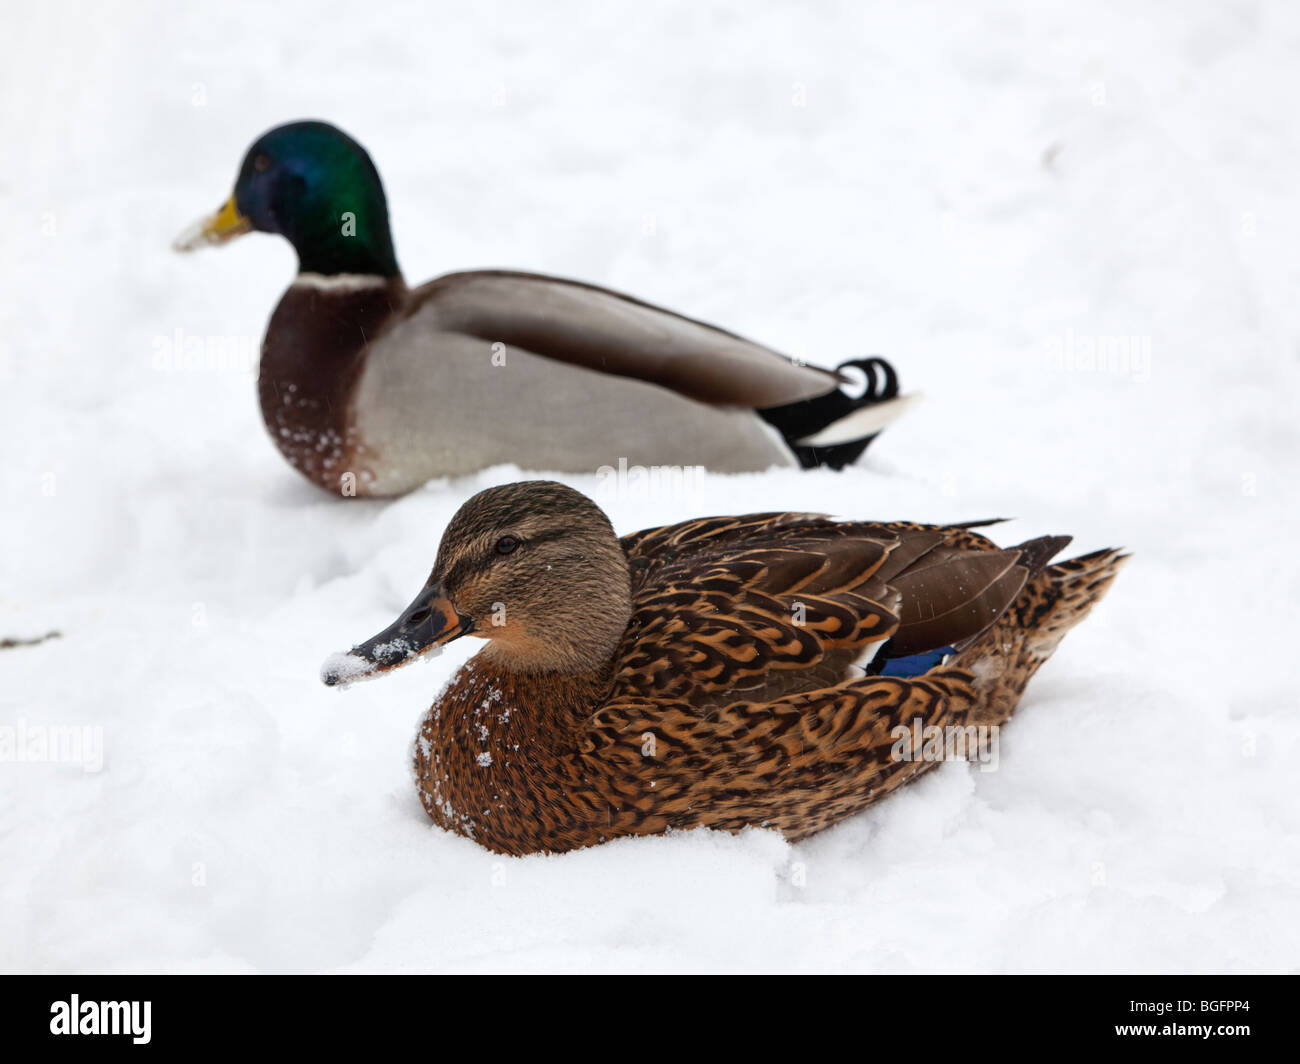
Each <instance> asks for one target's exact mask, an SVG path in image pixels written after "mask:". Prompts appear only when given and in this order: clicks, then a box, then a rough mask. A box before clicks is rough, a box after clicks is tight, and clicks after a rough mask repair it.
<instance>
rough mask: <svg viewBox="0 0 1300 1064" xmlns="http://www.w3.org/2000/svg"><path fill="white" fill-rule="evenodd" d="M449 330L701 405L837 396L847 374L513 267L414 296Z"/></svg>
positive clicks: (432, 286)
mask: <svg viewBox="0 0 1300 1064" xmlns="http://www.w3.org/2000/svg"><path fill="white" fill-rule="evenodd" d="M417 312H419V313H427V312H432V313H433V314H434V315H435V316H436V318H437V321H438V324H439V325H440V327H441V328H443V329H445V330H446V331H448V332H456V333H462V334H464V335H468V336H475V337H478V338H479V339H481V340H484V341H487V342H489V343H494V342H499V343H504V344H507V345H510V346H513V347H519V348H522V349H523V350H526V351H531V352H532V353H533V354H537V355H544V356H545V357H547V358H551V359H555V360H556V361H559V362H568V363H571V364H574V365H578V366H583V367H585V368H587V369H592V370H596V371H598V372H601V373H610V374H613V375H615V376H619V377H631V378H633V379H635V380H642V381H646V382H647V383H650V384H658V385H661V386H662V387H664V388H668V389H670V390H671V391H674V392H677V393H678V394H679V395H684V396H686V397H687V398H690V399H695V400H697V401H699V402H701V403H712V404H715V405H719V406H738V407H751V408H759V407H772V406H778V405H781V404H786V403H795V402H799V401H800V400H805V399H811V398H814V397H816V396H822V395H826V394H828V393H831V392H834V391H836V390H837V389H838V387H839V386H840V385H841V384H844V383H847V380H848V378H847V377H845V376H843V375H841V374H839V373H835V372H831V371H830V370H825V369H819V368H817V367H815V366H808V365H801V364H798V363H796V362H793V361H791V360H790V359H788V358H786V357H784V356H783V355H780V354H778V353H777V352H775V351H773V350H772V349H771V348H767V347H764V346H763V345H761V344H756V343H754V342H753V341H751V340H746V339H744V338H743V337H740V336H737V335H736V334H734V333H730V332H727V331H726V330H724V329H719V328H717V327H716V326H713V325H707V324H705V323H704V322H701V321H696V320H695V319H693V318H687V317H685V316H683V315H681V314H676V313H674V312H673V311H670V310H666V309H664V308H663V307H657V306H655V305H653V304H651V303H645V302H642V301H641V300H638V299H633V298H632V297H630V296H626V295H622V294H621V293H618V292H614V291H611V290H609V289H606V288H600V287H598V286H596V285H590V284H584V283H582V282H580V281H571V280H567V279H564V278H559V277H547V276H544V275H541V274H532V273H522V272H517V271H513V270H473V271H466V272H462V273H450V274H447V275H446V276H443V277H439V278H437V279H436V280H434V281H430V282H429V283H428V284H426V285H423V286H422V287H420V288H418V289H416V290H415V291H414V292H413V293H412V301H411V308H410V313H417Z"/></svg>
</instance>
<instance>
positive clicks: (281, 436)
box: [257, 278, 407, 496]
mask: <svg viewBox="0 0 1300 1064" xmlns="http://www.w3.org/2000/svg"><path fill="white" fill-rule="evenodd" d="M406 296H407V288H406V285H405V284H404V283H403V282H402V281H401V279H400V278H393V279H383V278H364V279H358V280H357V281H356V282H349V281H348V280H346V279H335V278H320V279H319V280H316V281H312V280H306V279H303V278H300V279H299V280H297V281H295V282H294V284H292V285H291V286H290V287H289V289H288V291H286V292H285V294H284V297H283V298H282V299H281V300H280V304H279V306H277V307H276V308H275V313H274V314H272V316H271V322H270V324H269V325H268V326H267V330H266V337H265V339H264V340H263V341H262V359H261V367H260V371H259V374H258V382H257V387H258V397H259V399H260V402H261V407H262V420H263V421H264V422H265V424H266V429H267V431H268V432H269V433H270V434H271V439H272V440H274V441H275V445H276V446H277V447H278V448H279V449H280V453H281V454H282V455H284V457H285V458H286V459H288V461H289V464H290V465H292V466H293V467H294V468H295V469H296V470H298V472H300V473H301V474H302V475H303V476H305V477H306V478H307V479H308V480H310V481H311V482H312V483H314V484H316V485H317V486H319V487H321V488H324V489H325V490H326V491H329V492H333V493H336V494H341V495H359V496H364V495H367V494H369V491H368V490H367V488H368V485H369V484H370V483H371V482H372V481H373V480H374V477H375V468H376V466H377V465H378V464H379V463H381V462H382V461H383V456H382V455H380V454H377V453H375V452H373V450H371V449H369V448H367V446H366V442H365V440H363V439H361V438H360V435H359V434H358V432H357V431H356V426H355V424H354V421H353V412H352V397H353V393H354V391H355V388H356V383H357V380H358V379H359V377H360V375H361V371H362V369H363V368H364V366H365V360H366V353H367V351H368V349H369V347H370V345H371V343H373V341H374V340H376V339H377V338H378V337H379V336H381V335H382V334H383V332H384V331H385V329H386V328H387V327H388V326H389V324H390V323H391V322H392V321H393V320H394V319H395V318H397V317H398V316H399V315H400V313H401V311H402V308H403V305H404V303H405V301H406Z"/></svg>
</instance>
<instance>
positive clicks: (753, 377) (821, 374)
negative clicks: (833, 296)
mask: <svg viewBox="0 0 1300 1064" xmlns="http://www.w3.org/2000/svg"><path fill="white" fill-rule="evenodd" d="M254 229H257V230H260V231H262V232H266V233H279V234H280V235H282V236H284V237H285V238H287V239H288V240H289V242H290V243H292V244H293V246H294V250H296V251H297V252H298V276H297V277H296V279H295V280H294V282H293V283H292V284H291V285H290V286H289V289H288V291H287V292H285V294H284V296H283V297H282V298H281V300H280V304H279V306H278V307H276V309H275V313H274V314H273V315H272V316H271V322H270V325H269V326H268V327H267V331H266V338H265V340H264V341H263V344H262V360H261V372H260V376H259V381H258V391H259V394H260V398H261V405H262V417H263V419H264V420H265V422H266V427H267V429H268V431H269V432H270V433H271V438H272V439H273V440H274V441H275V443H276V445H277V446H278V447H279V448H280V451H281V453H282V454H283V455H284V456H285V457H286V458H287V459H288V460H289V462H290V464H292V465H293V467H294V468H295V469H297V470H298V471H299V472H300V473H302V474H303V475H304V476H306V477H307V478H308V479H309V480H311V481H313V482H314V483H316V484H318V485H320V486H321V487H323V488H325V489H326V490H329V491H333V492H339V491H340V490H341V491H342V492H343V493H344V494H355V495H372V496H373V495H399V494H402V493H404V492H407V491H410V490H411V489H413V488H415V487H418V486H419V485H421V484H423V483H424V482H425V481H427V480H429V479H430V478H431V477H435V476H443V475H447V474H457V473H467V472H471V471H473V470H477V469H482V468H485V467H487V466H491V465H495V464H497V463H501V462H514V463H518V464H521V465H527V466H529V467H531V468H534V469H537V468H541V469H554V470H559V471H564V472H583V473H591V472H595V471H596V470H597V469H599V468H601V467H605V466H609V467H613V466H614V465H616V464H617V463H618V461H619V459H620V458H622V459H626V460H627V461H628V462H629V463H631V464H636V465H643V466H700V465H702V466H707V467H709V468H711V469H715V470H719V471H722V472H739V471H746V470H760V469H767V468H769V467H771V466H788V465H794V464H796V463H798V464H802V465H804V466H814V465H819V464H825V465H829V466H833V467H836V468H838V467H841V466H843V465H845V464H847V463H849V462H852V461H854V460H855V459H856V458H857V457H858V456H859V455H860V454H861V453H862V452H863V450H864V449H865V448H866V446H867V444H868V443H869V442H870V441H871V439H872V438H873V437H874V435H875V434H876V433H877V432H879V431H880V430H881V428H883V427H884V426H885V425H886V424H888V423H889V422H890V421H892V420H893V419H894V418H895V417H897V416H898V414H899V413H900V412H901V410H902V408H903V406H904V405H905V404H906V403H907V402H908V400H907V399H906V398H904V397H899V396H898V385H897V380H896V378H895V376H894V372H893V370H892V369H891V368H890V367H889V365H888V364H887V363H885V362H884V361H883V360H881V359H866V360H859V361H852V362H846V363H845V364H844V365H843V366H841V367H840V369H839V370H836V371H834V372H831V371H829V370H823V369H818V368H816V367H813V366H808V365H802V364H799V363H797V362H793V361H791V360H790V359H788V358H786V357H784V356H782V355H779V354H777V353H776V352H775V351H772V350H771V349H769V348H766V347H762V346H761V345H759V344H755V343H751V342H750V341H748V340H745V339H742V338H741V337H739V336H736V335H734V334H732V333H729V332H724V331H723V330H721V329H716V328H714V327H712V326H710V325H706V324H704V323H703V322H698V321H693V320H691V319H690V318H684V317H682V316H680V315H678V314H674V313H672V312H671V311H667V310H664V309H663V308H661V307H656V306H652V305H650V304H649V303H642V302H641V301H640V300H636V299H632V298H630V297H628V296H624V295H620V294H618V293H617V292H611V291H608V290H607V289H604V288H597V287H595V286H593V285H588V284H581V283H579V282H577V281H568V280H563V279H561V278H558V277H545V276H541V275H538V274H530V273H516V272H512V271H507V270H475V271H472V272H467V273H452V274H447V275H446V276H445V277H439V278H438V279H436V280H434V281H430V282H429V283H428V284H425V285H421V286H420V287H418V288H413V289H412V288H408V287H407V286H406V282H405V281H403V279H402V274H401V271H400V270H399V269H398V267H397V258H396V256H395V255H394V253H393V238H392V235H391V233H390V232H389V227H388V205H387V202H386V200H385V198H384V189H383V185H382V184H381V183H380V180H379V172H378V171H377V170H376V169H375V166H374V164H373V163H372V162H371V161H370V156H369V155H367V154H366V151H365V149H364V148H362V147H361V145H360V144H358V143H357V142H356V141H354V140H353V139H352V138H351V137H349V136H348V135H347V134H345V133H343V132H342V131H341V130H339V129H336V128H335V127H334V126H331V125H328V124H326V123H324V122H293V123H290V124H289V125H284V126H279V127H277V128H275V129H272V130H270V131H269V132H267V133H265V134H263V135H262V136H261V137H259V138H258V140H257V142H256V143H255V144H254V145H253V146H252V147H251V148H250V149H249V150H248V154H247V155H246V156H245V157H244V162H243V165H242V166H241V167H240V169H239V177H238V178H237V180H236V182H235V191H234V194H233V195H231V197H230V199H228V200H227V201H226V204H225V205H224V206H223V207H222V208H221V209H220V210H219V211H217V213H216V214H214V215H212V216H211V217H209V218H206V219H204V220H203V221H201V222H198V223H196V224H195V225H194V226H193V227H191V228H190V229H189V230H187V231H186V232H185V233H184V234H182V235H181V236H180V237H179V238H178V239H177V241H176V244H175V247H176V248H177V250H181V251H188V250H191V249H193V248H196V247H200V246H202V245H205V244H221V243H225V242H226V241H228V240H230V239H231V238H233V237H236V236H239V235H241V234H243V233H247V232H250V231H251V230H254ZM849 367H854V368H856V369H857V370H859V371H861V372H862V373H863V374H864V376H865V380H866V385H865V391H864V393H863V394H862V395H861V396H858V397H850V396H849V395H848V394H847V393H846V392H844V391H842V390H841V388H840V386H841V385H843V384H846V383H848V382H849V375H848V374H846V373H845V372H844V370H845V369H846V368H849Z"/></svg>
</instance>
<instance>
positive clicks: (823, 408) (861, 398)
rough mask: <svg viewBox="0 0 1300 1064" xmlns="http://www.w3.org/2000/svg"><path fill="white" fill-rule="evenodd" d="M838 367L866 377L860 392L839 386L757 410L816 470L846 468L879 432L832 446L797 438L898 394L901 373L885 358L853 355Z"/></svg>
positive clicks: (805, 463) (804, 462)
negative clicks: (806, 397) (811, 396)
mask: <svg viewBox="0 0 1300 1064" xmlns="http://www.w3.org/2000/svg"><path fill="white" fill-rule="evenodd" d="M837 368H838V369H840V370H845V369H856V370H859V371H860V372H861V373H862V375H863V377H864V378H865V380H864V385H863V390H862V394H861V395H858V396H852V395H849V394H847V393H846V392H845V391H843V390H842V389H840V388H836V389H835V390H834V391H833V392H827V393H826V394H825V395H818V396H814V397H813V398H811V399H803V400H800V401H799V402H797V403H786V404H784V405H783V406H769V407H765V408H762V409H760V410H759V411H758V413H759V415H760V416H761V417H762V418H763V420H764V421H766V422H767V423H768V424H769V425H771V426H772V427H773V428H775V429H776V430H777V431H778V432H779V433H781V435H782V436H783V437H784V438H785V442H786V445H787V446H788V447H789V448H790V450H791V451H793V452H794V455H795V457H796V458H798V459H799V464H800V465H801V466H803V467H804V468H805V469H815V468H816V467H818V466H829V467H830V468H831V469H843V468H844V467H845V466H846V465H849V464H850V463H852V462H855V461H857V459H858V457H859V456H860V455H861V454H862V452H863V451H865V450H866V449H867V446H868V444H870V443H871V441H872V440H874V439H875V438H876V436H877V435H879V434H878V433H872V434H871V435H870V436H864V437H863V438H862V439H860V440H850V441H849V442H847V443H837V444H832V445H831V446H829V447H810V446H808V445H807V444H802V443H799V442H798V441H800V440H803V439H807V438H808V437H809V436H812V435H815V434H816V433H818V432H820V431H821V430H822V429H824V428H825V427H826V426H827V425H833V424H834V423H835V422H837V421H839V420H840V419H841V418H844V417H847V416H848V415H849V414H851V413H853V411H855V410H858V409H860V408H862V407H864V406H871V405H872V404H873V403H880V402H884V401H885V400H886V399H894V398H897V396H898V374H897V373H896V372H894V367H893V366H891V365H890V364H889V363H888V362H886V361H885V360H884V359H883V358H876V357H874V356H873V357H871V358H854V359H850V360H849V361H848V362H842V363H841V364H840V365H839V366H838V367H837Z"/></svg>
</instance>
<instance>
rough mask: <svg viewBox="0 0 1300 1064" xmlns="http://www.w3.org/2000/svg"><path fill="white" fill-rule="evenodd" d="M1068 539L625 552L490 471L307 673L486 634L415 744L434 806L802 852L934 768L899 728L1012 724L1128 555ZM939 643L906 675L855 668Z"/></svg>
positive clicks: (554, 826)
mask: <svg viewBox="0 0 1300 1064" xmlns="http://www.w3.org/2000/svg"><path fill="white" fill-rule="evenodd" d="M1066 542H1068V539H1066V538H1065V537H1045V538H1043V539H1039V540H1033V541H1031V542H1029V543H1027V544H1023V545H1021V546H1019V547H1013V548H1010V549H1005V550H1003V549H999V548H998V547H997V546H996V545H995V544H994V543H992V542H991V541H990V540H989V539H987V538H986V537H985V536H983V535H982V534H981V533H979V532H977V531H974V530H973V528H970V527H961V526H947V527H945V526H931V525H918V524H912V523H906V522H891V523H872V522H853V521H833V520H830V519H828V518H825V517H821V516H817V515H812V514H792V513H768V514H755V515H749V516H744V517H712V518H702V519H699V520H695V521H688V522H685V523H683V524H677V525H670V526H667V527H664V528H656V529H649V530H646V531H643V532H638V533H635V534H633V535H630V536H626V537H624V538H623V539H622V540H618V539H617V538H615V536H614V533H613V531H612V529H611V528H610V526H609V522H608V520H607V519H606V518H605V516H604V514H603V513H602V512H601V511H600V510H599V508H598V507H596V506H595V504H594V503H592V502H591V501H590V500H589V499H587V498H586V497H585V496H582V495H581V494H579V493H578V492H575V491H572V490H571V489H569V488H566V487H564V486H562V485H559V484H553V483H548V482H529V483H523V484H513V485H507V486H505V487H502V488H493V489H489V490H488V491H486V492H482V493H480V494H479V495H477V496H475V497H474V498H473V499H471V500H470V501H469V502H467V503H466V504H465V506H464V507H462V509H461V510H460V512H459V513H458V514H457V515H456V517H455V518H454V519H453V521H452V523H451V525H450V526H449V528H448V530H447V532H446V534H445V536H444V538H443V542H442V545H441V547H440V549H439V552H438V560H437V562H436V564H435V566H434V570H433V573H432V574H431V576H430V579H429V582H428V583H427V584H426V586H425V589H424V590H423V591H422V592H421V594H420V596H418V597H417V599H416V601H415V602H413V603H412V605H411V607H410V608H409V609H408V610H407V611H406V613H404V614H403V616H402V618H400V619H399V621H398V622H397V623H396V624H395V625H394V626H393V627H392V628H390V629H388V630H387V631H386V632H384V633H381V634H380V635H379V636H376V637H375V638H374V639H372V640H370V641H368V642H367V643H365V644H362V645H361V646H360V647H357V648H354V650H353V652H352V655H351V656H349V657H348V658H345V659H340V661H338V662H335V663H334V664H332V665H328V666H327V670H326V677H325V678H326V681H327V682H338V681H341V680H344V679H350V678H354V677H355V676H356V675H357V674H369V673H372V672H377V671H382V670H385V669H387V668H391V667H394V666H395V665H399V664H402V663H403V662H405V661H406V660H409V659H410V658H412V657H414V656H416V655H418V654H419V653H420V652H421V651H423V650H425V649H428V648H429V647H430V646H433V645H435V644H438V643H441V642H446V641H447V640H448V639H450V638H455V637H456V636H458V635H462V634H474V635H479V636H482V637H484V638H488V639H490V640H491V642H489V644H488V646H487V648H485V650H484V651H482V652H481V653H479V654H478V655H477V656H476V657H474V658H473V659H472V660H471V661H469V662H468V663H467V664H465V665H464V666H463V667H462V668H461V670H460V671H459V672H458V673H457V674H456V676H455V677H453V679H452V680H451V682H450V683H449V684H448V685H447V687H446V688H445V689H444V690H443V692H442V693H441V695H440V696H439V697H438V700H437V701H436V702H435V703H434V705H433V707H432V708H431V709H430V711H429V713H428V715H427V716H426V717H425V719H424V722H423V724H422V725H421V728H420V733H419V736H418V738H417V742H416V748H415V770H416V777H417V783H418V788H419V793H420V797H421V800H422V802H423V803H424V807H425V809H426V811H427V812H428V814H429V816H430V817H431V818H432V819H433V820H434V821H435V822H437V823H438V824H440V825H441V826H443V827H445V828H447V829H448V830H452V831H457V832H460V833H461V834H464V835H467V836H469V837H471V838H473V839H475V840H476V841H478V842H480V843H482V844H483V845H484V846H486V847H488V848H489V849H492V850H496V851H499V852H503V853H510V854H523V853H532V852H537V851H551V852H555V851H563V850H569V849H573V848H575V847H580V846H587V845H591V844H593V843H598V842H602V841H605V840H606V839H610V838H615V837H617V836H622V835H645V834H653V833H657V832H662V831H666V830H669V829H685V828H693V827H697V826H701V825H707V826H710V827H715V828H722V829H725V830H729V831H736V830H739V829H741V828H743V827H745V826H747V825H758V826H765V827H772V828H776V829H777V830H779V831H781V832H782V833H783V834H784V835H785V836H786V837H787V838H790V839H795V840H797V839H802V838H805V837H807V836H809V835H812V834H813V833H815V832H817V831H820V830H822V829H823V828H825V827H827V826H828V825H830V824H833V823H835V822H836V821H837V820H840V819H842V818H843V817H845V816H848V815H850V814H852V813H854V812H857V811H858V810H860V809H863V808H864V807H866V806H867V805H869V804H871V803H872V802H874V801H877V800H878V799H880V798H881V797H883V796H884V795H886V794H888V793H890V792H891V791H893V790H894V789H896V788H897V787H899V786H901V785H902V784H904V783H906V782H908V781H909V780H911V779H913V778H915V777H916V776H917V775H919V774H920V773H921V772H924V771H926V770H927V769H929V768H932V767H933V766H934V764H935V763H937V762H936V761H934V760H903V759H900V756H899V753H898V739H899V735H900V734H901V732H900V729H901V730H902V731H908V732H910V731H911V729H912V728H914V727H916V728H926V727H938V728H940V729H942V728H944V727H946V726H950V725H951V726H958V727H967V726H971V725H983V726H990V725H998V724H1001V723H1002V722H1003V721H1005V720H1006V718H1007V717H1008V716H1009V714H1010V713H1011V711H1012V709H1013V708H1014V707H1015V705H1016V702H1017V701H1018V700H1019V698H1020V695H1021V693H1022V692H1023V690H1024V687H1025V684H1026V683H1027V682H1028V680H1029V678H1030V677H1031V676H1032V675H1033V673H1034V672H1035V671H1036V670H1037V668H1038V667H1039V665H1041V664H1042V663H1043V661H1045V660H1046V659H1047V657H1048V656H1050V654H1051V653H1052V651H1053V650H1054V649H1055V648H1056V645H1057V643H1058V642H1059V641H1060V639H1061V637H1062V636H1063V635H1064V633H1065V632H1066V631H1067V630H1068V629H1069V628H1070V627H1071V626H1073V625H1074V624H1075V623H1077V622H1078V621H1079V620H1080V619H1081V618H1082V617H1083V616H1084V615H1085V614H1086V613H1087V611H1088V610H1089V609H1090V608H1091V606H1092V605H1093V604H1094V603H1095V602H1096V601H1097V600H1098V599H1099V598H1100V596H1101V595H1102V594H1103V593H1104V592H1105V590H1106V589H1107V588H1108V587H1109V585H1110V583H1111V581H1112V580H1113V579H1114V577H1115V574H1116V572H1117V571H1118V568H1119V565H1120V563H1121V562H1122V561H1123V559H1124V557H1125V556H1124V555H1122V554H1120V553H1118V552H1117V551H1113V550H1106V551H1098V552H1096V553H1093V554H1089V555H1084V556H1082V557H1080V558H1075V559H1073V560H1072V561H1068V562H1064V563H1058V564H1055V565H1050V564H1048V561H1049V559H1050V557H1051V556H1052V555H1053V554H1054V553H1055V552H1056V551H1057V550H1059V549H1060V548H1061V547H1063V546H1064V545H1065V543H1066ZM944 647H954V648H956V651H955V654H954V655H953V656H952V657H951V658H950V659H949V660H948V661H946V662H945V663H944V664H942V665H940V666H938V667H935V668H932V669H930V670H929V671H928V672H926V673H924V674H923V675H919V676H914V677H911V678H903V677H888V676H879V675H871V674H870V673H871V672H872V671H874V670H875V669H876V668H877V667H878V663H879V661H880V660H883V659H884V658H887V657H892V658H897V657H902V656H904V655H907V654H912V653H916V652H920V651H932V650H937V649H939V648H944ZM873 655H874V656H873Z"/></svg>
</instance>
